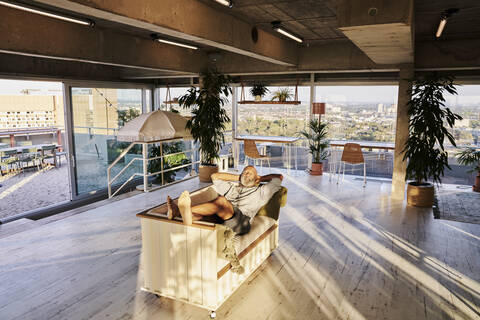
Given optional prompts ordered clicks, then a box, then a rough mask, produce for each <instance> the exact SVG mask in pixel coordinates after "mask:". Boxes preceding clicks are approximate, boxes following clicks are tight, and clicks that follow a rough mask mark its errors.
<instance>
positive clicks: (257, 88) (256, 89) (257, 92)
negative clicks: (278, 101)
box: [250, 83, 268, 101]
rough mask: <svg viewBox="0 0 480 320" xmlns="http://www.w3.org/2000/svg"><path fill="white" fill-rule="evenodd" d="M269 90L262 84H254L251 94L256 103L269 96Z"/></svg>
mask: <svg viewBox="0 0 480 320" xmlns="http://www.w3.org/2000/svg"><path fill="white" fill-rule="evenodd" d="M267 92H268V89H267V87H266V86H265V85H264V84H262V83H254V84H253V87H252V89H250V93H251V94H252V96H254V97H255V101H262V97H263V96H264V95H265V94H267Z"/></svg>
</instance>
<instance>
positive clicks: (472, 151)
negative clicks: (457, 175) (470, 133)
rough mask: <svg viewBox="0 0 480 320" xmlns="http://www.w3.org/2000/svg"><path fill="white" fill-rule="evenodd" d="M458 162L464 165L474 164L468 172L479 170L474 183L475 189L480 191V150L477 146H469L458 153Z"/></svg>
mask: <svg viewBox="0 0 480 320" xmlns="http://www.w3.org/2000/svg"><path fill="white" fill-rule="evenodd" d="M457 156H458V162H459V163H460V164H461V165H464V166H472V167H473V168H472V169H471V170H468V171H467V172H469V173H471V172H475V171H476V172H477V176H476V177H475V184H474V185H473V191H475V192H480V150H477V149H476V148H472V147H467V148H465V149H464V150H462V151H461V152H459V153H457Z"/></svg>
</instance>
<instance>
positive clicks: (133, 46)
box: [0, 6, 208, 73]
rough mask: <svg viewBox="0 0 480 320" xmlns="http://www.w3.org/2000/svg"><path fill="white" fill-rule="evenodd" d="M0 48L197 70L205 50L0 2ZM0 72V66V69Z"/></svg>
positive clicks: (140, 66)
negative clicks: (190, 48) (132, 34)
mask: <svg viewBox="0 0 480 320" xmlns="http://www.w3.org/2000/svg"><path fill="white" fill-rule="evenodd" d="M0 16H1V17H2V18H1V19H0V52H1V53H10V54H19V55H24V56H32V57H38V58H51V59H58V60H67V61H77V62H86V63H93V64H103V65H109V66H114V67H123V68H135V69H143V70H150V71H160V72H173V73H178V72H182V73H185V72H189V73H198V72H200V71H201V70H203V69H204V68H205V67H206V66H207V64H208V57H207V55H206V53H204V52H201V51H198V50H186V49H183V48H179V47H174V46H170V45H166V44H161V43H158V42H154V41H152V40H150V39H143V38H139V37H134V36H131V35H128V34H124V33H119V32H115V31H113V30H111V29H102V28H89V27H85V26H81V25H77V24H73V23H69V22H65V21H61V20H56V19H52V18H48V17H45V16H41V15H37V14H33V13H29V12H24V11H20V10H16V9H11V8H7V7H3V6H0ZM0 71H1V70H0Z"/></svg>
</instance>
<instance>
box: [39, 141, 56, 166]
mask: <svg viewBox="0 0 480 320" xmlns="http://www.w3.org/2000/svg"><path fill="white" fill-rule="evenodd" d="M56 149H57V147H56V146H55V145H54V144H52V145H47V146H42V152H41V155H40V158H41V162H42V167H43V166H45V160H47V159H53V161H54V165H55V164H56V162H57V159H56Z"/></svg>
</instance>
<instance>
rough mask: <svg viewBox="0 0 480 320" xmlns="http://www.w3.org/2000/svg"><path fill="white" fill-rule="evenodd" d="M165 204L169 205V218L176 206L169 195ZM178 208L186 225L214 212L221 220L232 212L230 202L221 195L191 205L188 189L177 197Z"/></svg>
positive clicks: (227, 217)
mask: <svg viewBox="0 0 480 320" xmlns="http://www.w3.org/2000/svg"><path fill="white" fill-rule="evenodd" d="M167 205H168V206H169V213H168V217H169V219H171V218H172V217H173V216H174V215H175V213H176V206H175V204H174V203H173V201H171V199H170V198H169V197H168V198H167ZM178 208H179V211H180V214H181V215H182V218H183V222H184V223H185V224H186V225H190V224H192V221H196V220H200V219H202V217H204V216H211V215H213V214H216V215H217V216H219V217H220V218H221V219H222V220H228V219H230V218H231V217H232V216H233V214H234V211H233V206H232V204H231V203H230V201H228V200H227V199H226V198H225V197H223V196H219V197H217V198H216V199H215V200H213V201H210V202H205V203H202V204H199V205H196V206H193V207H192V206H191V200H190V194H189V193H188V191H184V192H183V193H182V194H181V195H180V197H179V198H178Z"/></svg>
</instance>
